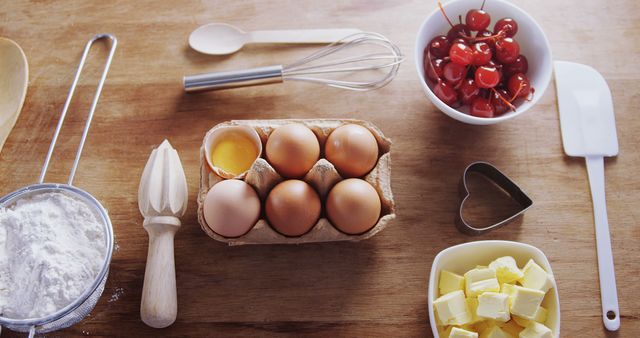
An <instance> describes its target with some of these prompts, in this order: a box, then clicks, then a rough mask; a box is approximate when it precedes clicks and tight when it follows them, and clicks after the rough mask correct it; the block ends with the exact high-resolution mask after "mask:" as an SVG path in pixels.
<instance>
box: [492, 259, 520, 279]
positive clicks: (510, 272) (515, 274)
mask: <svg viewBox="0 0 640 338" xmlns="http://www.w3.org/2000/svg"><path fill="white" fill-rule="evenodd" d="M489 267H490V268H492V269H494V270H496V276H497V277H498V282H499V283H500V284H502V283H512V282H515V281H517V280H519V279H521V278H522V277H524V273H523V272H522V271H521V270H520V269H519V268H518V263H516V260H515V259H514V258H513V257H511V256H504V257H500V258H497V259H496V260H494V261H493V262H491V263H490V264H489Z"/></svg>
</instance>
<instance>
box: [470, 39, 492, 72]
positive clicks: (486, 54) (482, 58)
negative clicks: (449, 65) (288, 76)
mask: <svg viewBox="0 0 640 338" xmlns="http://www.w3.org/2000/svg"><path fill="white" fill-rule="evenodd" d="M472 49H473V61H471V64H472V65H474V66H482V65H486V64H487V63H488V62H489V61H491V57H492V56H493V52H492V51H491V47H489V45H488V44H486V43H485V42H476V43H475V44H474V45H473V48H472Z"/></svg>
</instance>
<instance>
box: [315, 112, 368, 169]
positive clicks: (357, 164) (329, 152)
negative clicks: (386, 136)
mask: <svg viewBox="0 0 640 338" xmlns="http://www.w3.org/2000/svg"><path fill="white" fill-rule="evenodd" d="M324 152H325V156H326V158H327V160H328V161H329V162H331V163H333V165H334V166H335V167H336V169H338V172H340V175H342V176H343V177H362V176H364V175H366V174H367V173H368V172H369V171H371V169H373V167H374V166H375V165H376V162H378V142H377V141H376V138H375V137H373V134H371V132H370V131H369V130H368V129H367V128H365V127H363V126H359V125H357V124H345V125H343V126H341V127H338V128H336V129H335V130H334V131H333V132H332V133H331V134H330V135H329V137H328V138H327V143H326V144H325V150H324Z"/></svg>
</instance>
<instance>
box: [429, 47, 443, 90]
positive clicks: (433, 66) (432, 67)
mask: <svg viewBox="0 0 640 338" xmlns="http://www.w3.org/2000/svg"><path fill="white" fill-rule="evenodd" d="M427 57H428V58H429V64H430V65H431V69H433V73H434V74H436V77H437V78H438V83H440V81H442V79H441V78H440V76H438V73H436V65H434V64H433V59H432V58H431V51H428V52H427Z"/></svg>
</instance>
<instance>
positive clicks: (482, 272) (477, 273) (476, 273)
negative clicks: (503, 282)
mask: <svg viewBox="0 0 640 338" xmlns="http://www.w3.org/2000/svg"><path fill="white" fill-rule="evenodd" d="M491 278H496V270H494V269H491V268H488V267H483V266H477V267H476V268H475V269H471V270H469V271H467V272H466V273H465V274H464V279H465V282H466V283H467V285H469V284H473V283H475V282H479V281H481V280H486V279H491Z"/></svg>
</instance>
